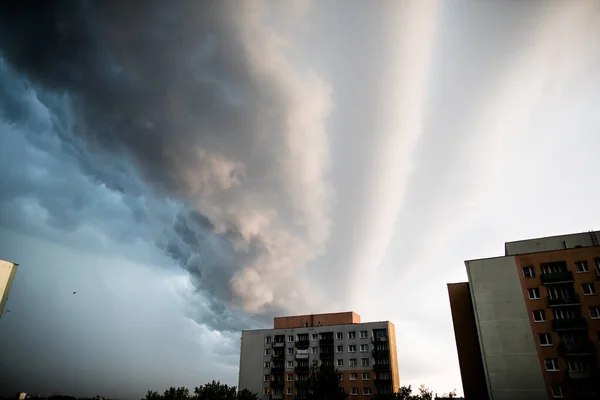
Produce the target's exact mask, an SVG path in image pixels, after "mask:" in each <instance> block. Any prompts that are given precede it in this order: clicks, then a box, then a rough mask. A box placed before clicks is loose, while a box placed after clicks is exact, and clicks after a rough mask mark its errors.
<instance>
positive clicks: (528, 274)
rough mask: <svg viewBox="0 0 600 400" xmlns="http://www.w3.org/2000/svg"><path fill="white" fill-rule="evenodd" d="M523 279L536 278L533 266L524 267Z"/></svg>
mask: <svg viewBox="0 0 600 400" xmlns="http://www.w3.org/2000/svg"><path fill="white" fill-rule="evenodd" d="M523 277H524V278H535V268H533V266H531V265H528V266H526V267H523Z"/></svg>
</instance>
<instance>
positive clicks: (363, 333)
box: [358, 331, 369, 339]
mask: <svg viewBox="0 0 600 400" xmlns="http://www.w3.org/2000/svg"><path fill="white" fill-rule="evenodd" d="M358 337H360V338H361V339H367V338H368V337H369V332H368V331H360V332H359V333H358Z"/></svg>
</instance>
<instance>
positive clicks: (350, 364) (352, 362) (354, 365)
mask: <svg viewBox="0 0 600 400" xmlns="http://www.w3.org/2000/svg"><path fill="white" fill-rule="evenodd" d="M348 366H349V367H356V358H351V359H349V360H348Z"/></svg>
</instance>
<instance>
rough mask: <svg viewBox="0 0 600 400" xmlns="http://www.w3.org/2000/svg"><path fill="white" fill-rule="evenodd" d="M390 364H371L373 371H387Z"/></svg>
mask: <svg viewBox="0 0 600 400" xmlns="http://www.w3.org/2000/svg"><path fill="white" fill-rule="evenodd" d="M389 370H390V364H373V371H389Z"/></svg>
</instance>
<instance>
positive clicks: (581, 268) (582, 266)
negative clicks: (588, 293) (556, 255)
mask: <svg viewBox="0 0 600 400" xmlns="http://www.w3.org/2000/svg"><path fill="white" fill-rule="evenodd" d="M575 271H577V273H578V274H582V273H584V272H590V266H589V265H588V262H587V261H575Z"/></svg>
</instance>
